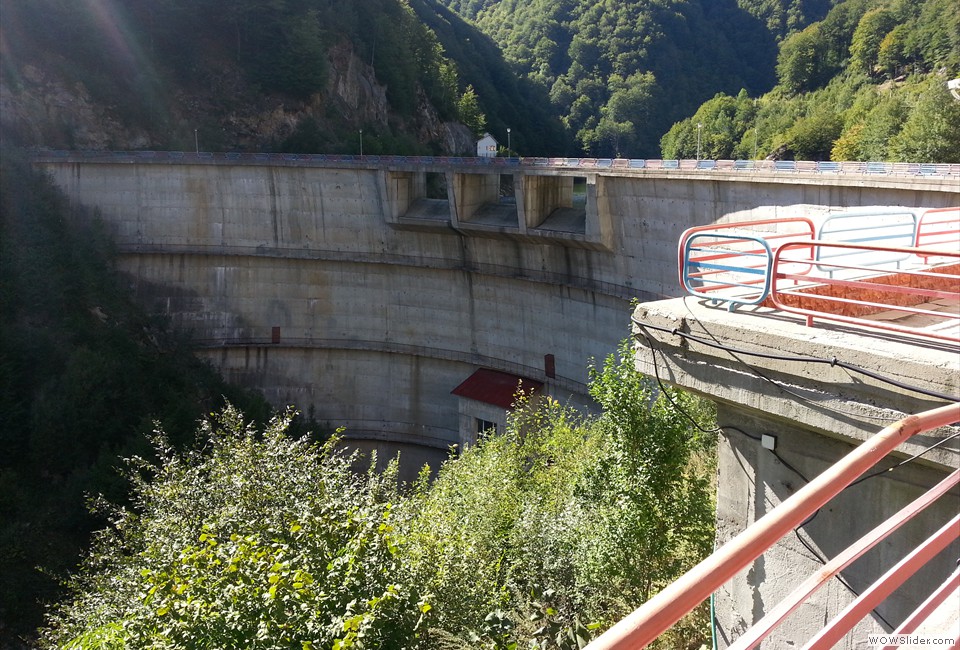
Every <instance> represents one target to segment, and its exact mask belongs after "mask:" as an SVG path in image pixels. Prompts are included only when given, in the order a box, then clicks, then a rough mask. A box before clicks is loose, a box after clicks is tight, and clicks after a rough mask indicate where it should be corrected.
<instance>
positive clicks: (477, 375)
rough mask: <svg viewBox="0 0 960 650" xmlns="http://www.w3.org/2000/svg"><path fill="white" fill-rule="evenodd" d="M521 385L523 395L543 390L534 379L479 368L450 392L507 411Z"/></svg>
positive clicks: (540, 384)
mask: <svg viewBox="0 0 960 650" xmlns="http://www.w3.org/2000/svg"><path fill="white" fill-rule="evenodd" d="M521 385H522V387H523V391H524V392H525V393H536V392H537V391H539V390H540V389H542V388H543V382H539V381H536V380H534V379H527V378H526V377H519V376H517V375H511V374H509V373H506V372H499V371H497V370H488V369H487V368H480V369H479V370H477V371H476V372H474V373H473V374H472V375H470V376H469V377H467V378H466V380H464V381H463V383H461V384H460V385H459V386H457V387H456V388H454V389H453V390H452V391H450V392H451V393H452V394H454V395H458V396H460V397H466V398H468V399H472V400H476V401H478V402H483V403H485V404H493V405H494V406H499V407H500V408H505V409H509V408H510V407H511V406H512V405H513V402H514V395H516V394H517V389H518V387H520V386H521Z"/></svg>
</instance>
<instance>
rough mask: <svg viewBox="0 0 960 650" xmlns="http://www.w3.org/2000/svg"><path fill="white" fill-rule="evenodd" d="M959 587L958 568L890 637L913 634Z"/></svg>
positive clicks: (889, 649) (889, 647)
mask: <svg viewBox="0 0 960 650" xmlns="http://www.w3.org/2000/svg"><path fill="white" fill-rule="evenodd" d="M958 588H960V569H957V570H956V571H954V572H953V573H952V574H951V575H950V577H949V578H947V579H946V581H945V582H944V583H943V584H942V585H940V586H939V587H938V588H937V589H936V590H935V591H934V592H933V593H932V594H930V597H929V598H927V599H926V600H925V601H923V604H921V605H920V607H918V608H917V609H916V611H914V612H913V613H912V614H911V615H910V616H908V617H907V618H906V620H904V621H903V623H901V624H900V626H899V627H898V628H897V629H896V631H894V632H893V634H891V635H890V636H891V637H897V636H901V635H904V634H913V633H914V632H916V631H917V629H918V628H919V627H920V625H922V624H923V623H924V622H926V621H927V619H929V618H930V616H931V615H932V614H933V613H934V612H936V611H937V608H939V607H940V606H941V605H943V603H945V602H946V600H947V598H949V597H950V596H952V595H953V594H954V592H955V591H956V590H957V589H958ZM956 641H957V643H958V644H960V638H958V639H957V640H956ZM898 647H900V646H899V645H885V646H883V648H881V650H893V648H898Z"/></svg>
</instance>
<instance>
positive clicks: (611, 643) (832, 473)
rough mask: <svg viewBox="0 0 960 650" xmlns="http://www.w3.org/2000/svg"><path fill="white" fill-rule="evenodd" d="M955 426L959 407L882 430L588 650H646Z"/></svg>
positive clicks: (959, 418) (944, 408) (947, 407)
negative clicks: (752, 567) (853, 486)
mask: <svg viewBox="0 0 960 650" xmlns="http://www.w3.org/2000/svg"><path fill="white" fill-rule="evenodd" d="M957 421H960V402H957V403H954V404H947V405H945V406H941V407H939V408H936V409H933V410H930V411H925V412H923V413H920V414H917V415H911V416H908V417H906V418H904V419H903V420H900V421H899V422H896V423H894V424H892V425H890V426H888V427H886V428H884V429H883V430H882V431H880V432H879V433H877V434H875V435H874V436H873V437H871V438H870V439H869V440H867V441H866V442H864V443H862V444H861V445H860V446H858V447H857V448H856V449H854V450H853V451H852V452H850V453H849V454H847V456H845V457H844V458H843V459H841V460H840V461H839V462H837V463H836V464H834V465H833V466H831V467H830V468H828V469H827V470H825V471H824V472H823V473H822V474H820V475H819V476H817V477H816V478H815V479H813V480H812V481H810V483H808V484H807V485H806V486H804V487H803V488H801V489H800V490H798V491H797V492H796V493H795V494H794V495H793V496H791V497H790V498H788V499H787V500H786V501H784V502H783V503H781V504H780V505H779V506H777V507H776V508H774V509H773V510H772V511H770V512H769V513H767V514H766V515H764V516H763V517H762V518H761V519H759V520H758V521H757V522H755V523H754V524H753V525H751V526H750V527H749V528H747V529H746V530H745V531H743V532H742V533H740V534H739V535H737V536H736V537H734V538H733V539H732V540H730V541H729V542H727V543H726V544H724V545H723V546H722V547H720V548H719V549H718V550H717V551H715V552H714V553H713V554H712V555H711V556H710V557H708V558H707V559H705V560H704V561H702V562H701V563H700V564H698V565H697V566H695V567H694V568H693V569H691V570H690V571H688V572H687V573H686V574H685V575H683V576H682V577H681V578H680V579H678V580H677V581H676V582H674V583H672V584H671V585H669V586H667V587H666V588H665V589H663V591H661V592H660V593H658V594H657V595H656V596H654V597H653V598H651V599H650V600H648V601H647V602H646V603H644V604H643V605H641V606H640V607H639V608H638V609H637V610H635V611H634V612H633V613H631V614H630V615H628V616H627V617H626V618H624V619H623V620H621V621H620V622H619V623H617V624H616V625H614V626H613V627H611V628H610V629H609V630H607V631H606V632H604V633H603V634H602V635H601V636H599V637H598V638H597V639H595V640H594V641H593V642H592V643H591V644H590V645H589V646H587V647H588V650H627V649H630V650H635V649H637V648H643V647H645V646H647V645H648V644H649V643H650V642H652V641H653V640H654V639H656V638H657V637H658V636H659V635H660V634H662V633H663V632H665V631H666V630H667V629H669V628H670V626H672V625H673V624H674V623H676V622H677V621H678V620H680V618H682V617H683V616H684V615H686V614H687V613H688V612H690V611H691V610H692V609H693V608H694V607H696V606H697V605H699V604H700V603H701V602H703V601H704V600H706V599H707V598H709V597H710V594H712V593H713V592H714V591H716V590H717V589H718V588H719V587H720V586H721V585H723V584H724V583H725V582H727V581H728V580H729V579H730V578H732V577H733V576H735V575H736V574H737V573H738V572H739V571H741V570H742V569H744V568H746V567H747V566H748V565H749V564H750V563H751V562H753V561H754V560H755V559H756V558H758V557H759V556H760V555H762V554H763V552H764V551H766V550H767V549H769V548H770V547H771V546H773V545H774V544H776V543H777V542H778V541H779V540H780V538H782V537H783V536H784V535H787V534H789V533H790V532H791V531H792V530H793V529H794V528H796V527H798V526H800V525H801V524H802V523H803V522H804V521H806V519H807V518H808V517H809V516H810V515H812V514H813V513H814V512H816V511H817V510H819V509H820V508H821V507H823V505H824V504H826V503H827V502H828V501H829V500H830V499H832V498H833V497H834V496H836V495H837V494H838V493H840V491H841V490H843V489H844V488H846V487H847V486H848V485H850V483H852V482H853V481H855V480H856V479H857V477H859V476H860V475H861V474H863V473H864V472H865V471H867V470H868V469H870V468H871V467H873V465H875V464H876V463H877V462H878V461H879V460H880V459H882V458H883V457H884V456H886V455H887V454H888V453H890V452H891V451H893V450H894V449H895V448H896V447H897V446H898V445H899V444H901V443H902V442H904V441H905V440H907V439H909V438H910V437H911V436H914V435H916V434H918V433H922V432H924V431H930V430H932V429H936V428H938V427H941V426H945V425H948V424H952V423H954V422H957Z"/></svg>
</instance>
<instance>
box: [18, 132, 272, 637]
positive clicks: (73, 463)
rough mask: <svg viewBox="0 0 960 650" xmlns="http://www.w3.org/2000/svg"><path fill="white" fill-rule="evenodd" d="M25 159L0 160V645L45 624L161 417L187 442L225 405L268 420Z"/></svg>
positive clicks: (263, 407) (257, 400) (264, 408)
mask: <svg viewBox="0 0 960 650" xmlns="http://www.w3.org/2000/svg"><path fill="white" fill-rule="evenodd" d="M91 221H92V219H91V217H90V215H86V216H84V217H83V218H82V219H81V218H80V215H78V214H77V212H76V211H75V210H74V209H73V208H71V207H70V206H69V204H68V203H67V201H66V199H65V198H64V197H63V196H62V194H60V192H59V191H58V190H57V189H56V188H54V187H53V185H52V183H51V182H50V181H49V180H48V179H46V178H45V177H43V176H42V175H41V174H39V173H37V172H34V171H32V170H31V169H30V168H29V166H28V165H27V164H26V163H25V162H22V161H20V160H18V157H17V155H16V154H15V153H12V152H10V151H9V150H4V151H3V152H2V154H0V305H2V309H0V413H2V416H0V585H2V588H0V647H7V645H6V644H7V642H8V641H9V640H10V639H11V638H13V637H14V636H15V635H20V634H26V635H28V636H29V634H30V633H31V632H32V630H33V629H34V628H35V627H36V626H37V625H39V624H40V622H41V615H42V608H41V601H43V600H52V599H54V598H56V597H57V596H58V594H59V593H60V584H59V581H60V580H61V579H63V578H65V577H66V575H67V572H68V571H69V570H71V569H72V568H73V567H74V565H75V564H76V563H77V562H78V560H79V559H80V554H81V552H82V550H83V549H84V548H86V545H87V543H88V537H89V534H90V531H91V530H92V529H94V528H97V527H100V526H102V525H104V520H103V519H102V518H98V517H92V516H90V515H89V513H88V511H87V506H86V500H87V498H89V497H90V496H96V495H97V494H103V495H105V496H107V497H108V498H110V499H111V500H114V501H115V502H118V503H123V502H124V499H125V497H124V495H125V494H126V493H127V490H128V486H127V483H126V480H125V479H124V478H123V477H122V476H121V475H120V473H119V471H118V469H119V468H120V467H121V466H122V465H123V463H122V461H121V460H120V456H132V455H135V454H139V455H146V456H150V454H151V448H150V445H149V443H148V441H147V438H146V437H145V434H147V433H149V432H150V431H151V430H152V429H153V428H154V427H155V426H156V425H157V424H158V423H159V424H160V426H163V427H164V429H165V430H166V431H167V432H168V434H169V436H170V440H171V441H173V442H174V443H177V444H188V443H191V442H192V441H193V432H194V431H195V429H196V423H197V421H198V419H200V418H201V417H203V416H204V415H206V414H208V413H209V412H210V411H211V410H212V409H217V408H219V407H220V406H221V405H222V404H223V403H224V399H225V398H229V399H230V400H231V401H232V402H233V403H235V404H237V405H238V407H241V408H243V410H244V411H245V412H246V413H247V414H248V415H249V416H250V417H255V418H257V419H259V420H261V421H263V420H266V419H267V418H268V417H269V414H270V408H269V406H268V405H267V403H266V401H265V400H263V399H262V398H261V397H258V396H256V395H252V394H249V393H247V392H245V391H242V390H239V389H237V388H235V387H232V386H230V385H228V384H226V383H225V382H224V381H223V380H222V379H221V378H220V376H219V375H218V374H217V372H216V371H215V370H214V369H213V368H212V367H209V366H207V365H205V364H203V363H200V362H199V361H198V360H197V359H196V358H195V357H194V356H193V355H192V354H191V352H190V349H189V346H188V345H187V342H186V341H185V340H183V339H182V337H179V336H177V335H175V334H174V333H172V332H170V331H169V330H168V329H167V328H166V327H165V326H164V324H163V323H162V322H157V321H156V320H155V319H152V318H150V317H148V316H147V315H146V314H145V313H143V312H142V311H141V310H140V309H139V308H137V307H136V306H135V305H134V304H133V302H132V297H131V296H130V295H129V292H128V290H127V285H126V283H125V282H124V281H123V279H122V278H121V276H119V275H118V274H117V272H116V270H115V269H114V266H113V257H112V252H111V250H112V249H111V245H110V241H109V237H108V236H107V234H106V233H105V232H104V231H102V230H100V229H98V228H90V227H89V226H86V227H81V226H80V225H79V224H80V223H84V222H85V223H87V224H89V223H90V222H91Z"/></svg>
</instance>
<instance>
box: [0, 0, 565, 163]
mask: <svg viewBox="0 0 960 650" xmlns="http://www.w3.org/2000/svg"><path fill="white" fill-rule="evenodd" d="M0 4H2V12H3V17H4V20H3V22H2V25H0V51H2V53H3V63H2V68H0V104H2V106H3V109H4V110H3V111H2V112H0V120H2V124H3V126H4V129H5V132H6V134H7V136H8V137H11V135H14V136H16V137H17V138H18V139H19V141H21V142H23V143H25V144H29V145H39V146H48V147H65V148H114V149H127V148H130V149H144V148H157V149H181V150H184V149H186V150H190V149H193V148H194V147H198V148H202V149H204V150H207V151H218V150H259V151H313V152H336V153H356V150H357V143H358V139H357V132H358V130H359V129H363V132H364V152H365V153H382V152H383V153H450V154H453V153H456V154H464V153H469V152H470V151H472V149H473V141H474V137H475V135H476V134H472V133H470V132H469V131H468V130H467V129H465V128H464V127H463V125H462V124H459V121H460V115H459V105H460V100H461V96H462V95H463V93H464V92H466V91H467V87H468V85H469V84H470V83H475V84H476V85H478V86H483V87H484V92H483V93H482V94H481V96H480V97H479V103H480V108H481V109H482V110H484V111H487V112H490V113H493V112H496V113H497V114H500V113H503V112H504V111H503V110H501V108H500V107H503V106H509V107H511V108H512V110H513V111H514V114H513V115H511V116H510V120H511V122H512V123H513V124H514V126H515V128H516V129H517V130H518V132H520V131H522V132H527V133H531V134H533V133H538V130H539V136H538V137H542V138H543V139H548V138H550V139H552V138H554V137H559V136H562V127H560V126H559V123H558V121H557V120H556V118H551V117H550V116H549V114H548V113H545V112H544V111H543V110H542V109H541V108H540V107H542V106H543V104H544V102H543V101H540V100H539V99H538V98H537V97H536V95H535V94H534V93H531V92H530V90H529V84H526V83H525V82H524V81H522V80H518V79H517V78H516V77H515V76H514V75H513V73H512V72H510V70H509V69H508V68H507V67H506V65H505V64H503V62H502V60H499V61H498V59H499V54H498V53H497V51H496V49H495V48H493V47H489V46H487V45H486V44H483V43H482V41H484V39H483V38H482V37H481V36H480V35H479V33H478V32H477V31H476V29H475V28H473V27H471V26H468V25H466V23H463V22H462V21H459V20H455V21H454V22H458V23H459V24H457V25H456V26H455V27H453V28H450V29H455V30H456V33H457V36H456V38H457V39H459V43H460V44H464V43H469V42H470V41H471V38H472V39H473V40H474V41H475V42H477V43H480V44H481V46H480V47H479V48H477V47H474V48H472V49H471V48H469V47H467V48H466V49H465V50H464V48H462V47H457V48H456V49H457V50H458V51H459V50H464V51H463V53H462V56H463V57H465V58H464V60H463V62H462V63H461V64H460V65H459V66H458V63H457V62H456V61H453V60H451V58H450V56H449V55H447V54H446V53H445V52H444V49H443V47H442V46H441V45H440V43H439V41H438V39H437V36H436V35H435V34H434V32H433V31H432V30H431V29H430V28H429V27H427V26H426V25H425V24H424V22H423V21H422V20H421V19H420V18H419V17H418V16H417V14H415V13H414V11H413V10H412V9H411V7H410V6H409V4H407V3H406V2H403V1H401V0H355V1H352V2H350V3H334V2H329V1H325V0H240V1H236V2H227V1H226V0H167V1H165V2H162V3H157V2H149V1H147V0H102V1H101V2H98V3H84V2H77V3H64V2H60V1H59V0H36V2H30V3H26V2H21V1H19V0H0ZM417 4H418V5H419V6H420V8H421V9H422V10H423V11H424V12H425V14H426V15H429V14H430V13H431V12H430V11H428V10H426V9H424V8H425V7H426V6H427V5H425V4H424V3H422V2H421V3H417ZM448 13H449V12H448ZM452 18H455V17H452V15H450V16H448V17H447V19H446V21H444V20H440V19H438V18H437V17H436V15H435V12H433V19H434V22H436V23H437V24H446V25H447V26H448V27H449V26H450V23H451V19H452ZM448 31H449V30H448ZM447 42H448V43H449V44H450V45H451V47H452V46H454V45H457V42H456V41H451V40H450V39H449V38H448V39H447ZM458 67H462V68H463V69H464V70H465V71H466V72H467V73H468V74H466V75H464V76H463V78H461V76H459V75H458ZM473 70H478V71H482V74H481V73H480V72H478V73H477V74H470V72H471V71H473ZM467 77H469V79H468V78H467ZM474 77H476V79H477V80H476V81H474V80H473V79H474ZM488 107H489V108H488ZM551 122H552V124H551ZM543 128H546V131H543V130H542V129H543ZM532 139H533V138H532Z"/></svg>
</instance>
